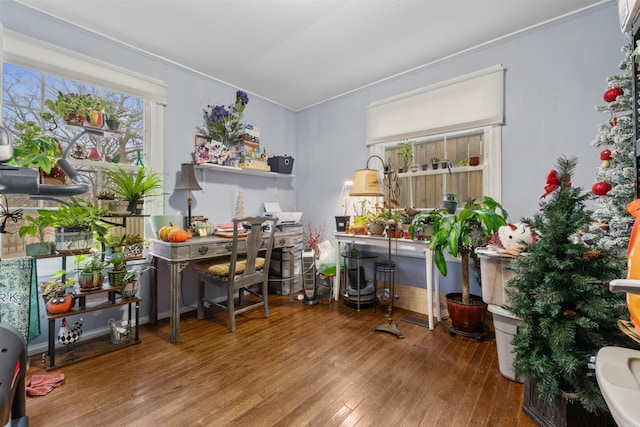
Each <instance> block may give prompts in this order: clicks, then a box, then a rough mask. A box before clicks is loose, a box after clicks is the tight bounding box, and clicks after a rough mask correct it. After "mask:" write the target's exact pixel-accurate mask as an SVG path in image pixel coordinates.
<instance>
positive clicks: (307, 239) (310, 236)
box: [303, 222, 324, 252]
mask: <svg viewBox="0 0 640 427" xmlns="http://www.w3.org/2000/svg"><path fill="white" fill-rule="evenodd" d="M323 236H324V222H323V223H322V224H321V225H320V226H319V227H312V226H311V224H307V230H306V231H305V233H304V238H303V245H304V247H305V248H311V249H313V250H314V251H316V252H317V250H318V243H320V242H321V241H322V239H323Z"/></svg>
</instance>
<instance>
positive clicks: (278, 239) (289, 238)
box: [273, 233, 295, 248]
mask: <svg viewBox="0 0 640 427" xmlns="http://www.w3.org/2000/svg"><path fill="white" fill-rule="evenodd" d="M294 244H295V235H293V234H285V233H277V234H276V235H275V236H273V247H274V248H286V247H289V246H294Z"/></svg>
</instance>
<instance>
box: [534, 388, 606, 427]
mask: <svg viewBox="0 0 640 427" xmlns="http://www.w3.org/2000/svg"><path fill="white" fill-rule="evenodd" d="M536 384H537V382H536V380H530V379H527V380H525V382H524V399H523V402H522V412H524V413H525V414H527V416H528V417H529V418H531V420H532V421H533V422H534V423H536V425H538V426H541V427H555V426H566V427H614V426H615V425H616V423H615V421H614V420H613V418H612V417H611V414H609V413H606V414H592V413H590V412H587V410H586V409H584V407H583V406H582V405H581V404H580V401H579V400H578V399H577V398H571V397H568V396H567V397H557V398H555V399H554V400H553V401H552V402H551V403H545V402H543V401H542V400H540V399H539V398H538V387H537V385H536Z"/></svg>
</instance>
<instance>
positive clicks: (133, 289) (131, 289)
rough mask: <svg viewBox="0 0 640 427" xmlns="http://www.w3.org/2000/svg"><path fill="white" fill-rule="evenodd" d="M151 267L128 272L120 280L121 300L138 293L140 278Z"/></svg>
mask: <svg viewBox="0 0 640 427" xmlns="http://www.w3.org/2000/svg"><path fill="white" fill-rule="evenodd" d="M152 268H153V267H151V266H148V267H145V268H141V269H132V270H128V271H127V272H126V274H125V275H124V277H123V279H122V284H123V287H122V289H121V290H120V294H121V295H122V297H123V298H132V297H134V296H135V295H136V294H137V293H138V288H139V287H140V286H139V280H140V277H142V275H143V274H144V273H145V272H146V271H147V270H150V269H152Z"/></svg>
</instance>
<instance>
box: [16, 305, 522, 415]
mask: <svg viewBox="0 0 640 427" xmlns="http://www.w3.org/2000/svg"><path fill="white" fill-rule="evenodd" d="M405 315H410V316H414V317H421V316H420V315H416V313H411V312H407V311H404V310H400V309H398V310H395V312H394V319H396V320H397V321H398V324H399V329H400V330H401V331H402V332H403V333H404V335H405V338H404V339H397V338H396V337H395V336H394V335H391V334H388V333H385V332H374V331H373V327H374V326H376V325H380V324H384V323H385V322H386V318H385V317H384V313H382V312H381V310H380V309H379V308H378V309H377V310H374V309H371V308H370V309H364V310H362V311H361V312H360V313H358V312H357V311H356V310H355V309H353V308H350V307H346V306H344V305H343V304H342V303H341V302H337V303H336V302H334V303H331V304H329V303H325V304H322V305H316V306H306V305H303V304H302V302H300V301H295V302H294V303H290V302H289V300H288V297H280V296H274V295H272V296H270V317H269V318H268V319H264V318H263V317H262V310H253V311H250V312H247V313H245V314H243V315H241V316H238V318H237V328H238V329H237V332H236V333H230V332H229V331H228V329H227V324H226V313H223V312H220V311H209V312H208V313H207V318H206V319H205V320H202V321H198V320H197V319H196V318H195V312H194V313H190V314H188V315H185V316H184V317H183V319H182V322H181V335H180V342H179V343H178V344H176V345H172V344H169V323H168V321H166V320H164V321H160V322H159V323H158V324H157V325H143V326H141V339H142V344H140V345H134V346H131V347H128V348H125V349H122V350H120V351H117V352H113V353H110V354H106V355H102V356H98V357H95V358H93V359H89V360H86V361H82V362H78V363H76V364H72V365H68V366H64V367H62V368H59V369H56V370H53V371H48V372H47V371H45V370H44V365H43V364H42V363H41V362H40V358H39V357H36V356H34V357H33V358H32V360H31V367H30V369H29V372H28V378H27V381H28V380H29V378H30V377H31V375H33V374H46V373H49V374H53V373H64V374H65V378H66V379H65V383H64V384H63V385H62V386H60V387H59V388H56V389H54V390H53V391H52V392H51V393H49V394H48V395H46V396H43V397H36V398H28V399H27V415H28V416H29V421H30V425H31V426H32V427H38V426H83V427H85V426H154V427H159V426H225V425H229V426H231V425H232V426H302V425H309V426H355V425H357V426H492V427H493V426H505V427H506V426H508V427H514V426H533V425H534V424H533V423H532V422H531V421H530V420H529V418H527V416H526V415H524V414H523V413H522V411H521V405H522V395H523V387H522V384H518V383H514V382H511V381H509V380H507V379H506V378H504V377H503V376H502V375H501V374H500V372H499V370H498V359H497V354H496V344H495V339H493V338H492V339H487V340H485V341H483V342H478V341H476V340H473V339H469V338H464V337H460V336H456V337H451V336H449V334H448V333H447V332H446V331H445V330H444V329H443V328H442V326H438V327H437V328H436V330H435V331H429V330H428V329H427V328H424V327H422V326H418V325H415V324H411V323H406V322H402V321H400V319H401V317H402V316H405Z"/></svg>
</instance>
